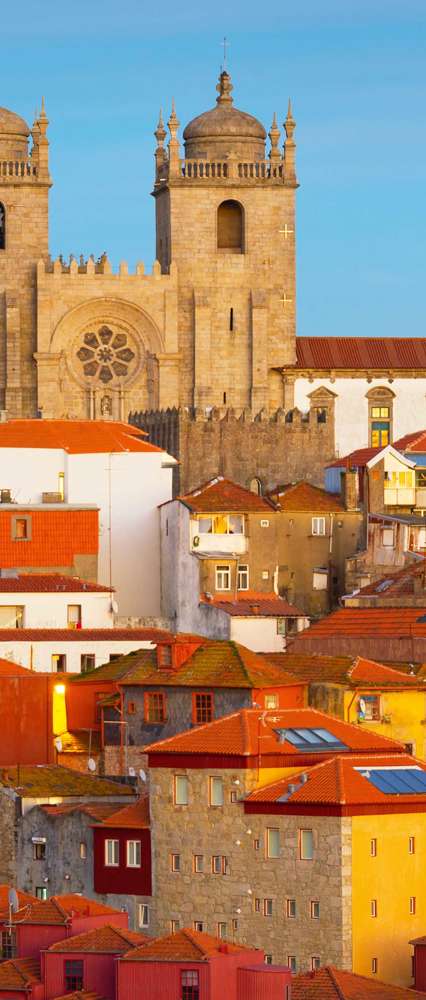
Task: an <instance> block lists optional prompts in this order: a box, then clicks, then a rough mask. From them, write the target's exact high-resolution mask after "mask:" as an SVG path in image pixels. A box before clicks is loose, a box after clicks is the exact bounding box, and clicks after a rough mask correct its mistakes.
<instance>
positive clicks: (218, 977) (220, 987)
mask: <svg viewBox="0 0 426 1000" xmlns="http://www.w3.org/2000/svg"><path fill="white" fill-rule="evenodd" d="M223 948H224V949H225V948H226V942H225V941H224V942H223ZM209 965H210V983H211V994H210V997H209V1000H223V998H224V997H226V1000H240V996H239V994H238V991H237V969H238V968H239V967H240V966H241V965H261V966H262V969H264V968H265V966H264V953H263V951H257V950H255V949H254V948H253V949H252V950H250V951H248V950H247V951H244V952H242V953H241V952H240V954H235V953H233V952H230V953H229V954H226V952H225V951H224V952H223V954H221V955H215V956H214V957H212V958H211V959H210V960H209ZM241 1000H245V997H244V996H243V995H241ZM280 1000H282V998H280Z"/></svg>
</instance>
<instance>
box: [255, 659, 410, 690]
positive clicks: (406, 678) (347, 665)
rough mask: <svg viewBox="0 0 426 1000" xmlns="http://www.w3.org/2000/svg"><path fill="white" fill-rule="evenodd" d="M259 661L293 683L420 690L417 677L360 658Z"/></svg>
mask: <svg viewBox="0 0 426 1000" xmlns="http://www.w3.org/2000/svg"><path fill="white" fill-rule="evenodd" d="M261 655H262V657H264V658H265V659H266V660H268V661H269V662H271V663H274V664H275V665H276V666H277V667H282V669H283V670H285V672H286V674H287V675H290V676H292V675H293V677H294V680H298V681H302V682H303V681H304V682H306V683H310V684H315V683H319V684H327V683H328V684H344V685H347V686H349V687H359V686H360V685H362V686H366V685H368V687H380V688H389V687H392V688H395V687H396V688H399V687H401V688H406V687H410V688H411V687H423V684H421V683H420V682H419V680H418V679H417V676H411V675H410V674H407V673H404V672H403V671H402V670H396V669H395V668H393V667H388V666H385V664H383V663H377V662H376V661H375V660H368V659H366V658H365V657H363V656H358V657H356V658H355V659H353V658H352V657H350V656H321V655H320V654H318V653H312V654H303V653H302V654H301V655H299V654H297V653H262V654H261Z"/></svg>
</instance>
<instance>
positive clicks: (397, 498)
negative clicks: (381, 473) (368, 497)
mask: <svg viewBox="0 0 426 1000" xmlns="http://www.w3.org/2000/svg"><path fill="white" fill-rule="evenodd" d="M384 503H385V505H386V506H389V507H414V506H415V504H416V490H415V489H414V487H411V486H405V487H404V486H401V487H392V486H388V487H387V488H386V489H385V491H384Z"/></svg>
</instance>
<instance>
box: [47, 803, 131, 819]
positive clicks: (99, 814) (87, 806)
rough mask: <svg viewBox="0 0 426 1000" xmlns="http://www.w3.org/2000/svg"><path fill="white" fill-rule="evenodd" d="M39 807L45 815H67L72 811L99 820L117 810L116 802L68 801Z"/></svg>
mask: <svg viewBox="0 0 426 1000" xmlns="http://www.w3.org/2000/svg"><path fill="white" fill-rule="evenodd" d="M40 809H42V810H43V812H45V813H46V814H47V816H68V815H70V814H71V813H73V812H79V813H83V814H84V815H85V816H90V817H91V819H94V820H96V821H99V822H100V823H101V822H102V820H104V819H107V817H108V816H111V815H112V814H113V813H116V812H117V803H116V802H68V803H66V804H65V805H57V806H51V805H42V806H40Z"/></svg>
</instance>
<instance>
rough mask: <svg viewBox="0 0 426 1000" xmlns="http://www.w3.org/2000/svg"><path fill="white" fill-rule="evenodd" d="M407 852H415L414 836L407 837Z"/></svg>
mask: <svg viewBox="0 0 426 1000" xmlns="http://www.w3.org/2000/svg"><path fill="white" fill-rule="evenodd" d="M408 853H409V854H415V853H416V838H415V837H409V838H408Z"/></svg>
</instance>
